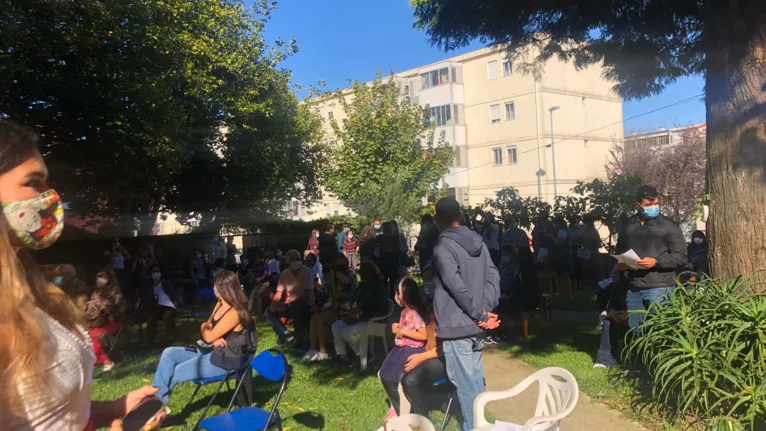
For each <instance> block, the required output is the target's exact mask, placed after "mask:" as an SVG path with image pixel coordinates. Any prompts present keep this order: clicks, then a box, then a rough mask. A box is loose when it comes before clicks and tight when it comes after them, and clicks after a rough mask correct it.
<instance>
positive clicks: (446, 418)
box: [433, 379, 455, 431]
mask: <svg viewBox="0 0 766 431" xmlns="http://www.w3.org/2000/svg"><path fill="white" fill-rule="evenodd" d="M433 387H434V388H441V387H445V389H447V390H449V401H448V402H447V411H445V412H444V420H443V421H442V426H441V427H440V428H439V431H444V430H446V429H447V422H449V412H450V409H451V408H452V400H453V399H454V398H455V388H454V387H453V386H452V383H450V381H449V379H441V380H437V381H435V382H434V384H433Z"/></svg>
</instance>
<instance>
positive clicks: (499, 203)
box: [483, 187, 551, 229]
mask: <svg viewBox="0 0 766 431" xmlns="http://www.w3.org/2000/svg"><path fill="white" fill-rule="evenodd" d="M483 208H484V209H487V210H490V211H492V212H493V213H495V214H496V215H499V216H500V217H501V219H505V218H506V217H509V216H513V217H516V219H517V222H518V224H519V226H521V227H523V228H526V229H531V228H532V224H533V223H534V221H535V218H536V217H537V215H538V214H540V213H541V212H544V211H545V212H548V213H550V211H551V205H550V204H549V203H547V202H545V201H543V200H542V199H540V198H538V197H537V196H534V197H521V195H519V191H518V189H516V188H515V187H505V188H503V189H501V190H499V191H498V192H497V193H496V196H495V199H489V198H488V199H486V200H485V201H484V205H483Z"/></svg>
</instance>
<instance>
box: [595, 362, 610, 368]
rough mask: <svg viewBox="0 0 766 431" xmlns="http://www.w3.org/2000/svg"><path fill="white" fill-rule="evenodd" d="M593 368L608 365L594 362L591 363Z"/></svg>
mask: <svg viewBox="0 0 766 431" xmlns="http://www.w3.org/2000/svg"><path fill="white" fill-rule="evenodd" d="M593 368H608V367H607V366H606V365H604V364H599V363H595V364H593Z"/></svg>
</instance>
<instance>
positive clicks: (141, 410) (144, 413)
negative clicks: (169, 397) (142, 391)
mask: <svg viewBox="0 0 766 431" xmlns="http://www.w3.org/2000/svg"><path fill="white" fill-rule="evenodd" d="M168 413H169V410H168V406H166V405H165V403H163V402H162V400H161V399H159V398H157V397H149V398H146V399H145V400H143V401H141V404H139V405H138V406H136V408H134V409H133V410H131V411H130V412H129V413H128V414H127V415H125V417H123V418H122V429H123V431H151V430H154V429H158V428H159V426H160V424H161V423H162V421H163V420H165V418H166V417H167V415H168Z"/></svg>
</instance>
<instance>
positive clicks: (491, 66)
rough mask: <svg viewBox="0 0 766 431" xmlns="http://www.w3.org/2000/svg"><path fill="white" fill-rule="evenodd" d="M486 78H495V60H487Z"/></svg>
mask: <svg viewBox="0 0 766 431" xmlns="http://www.w3.org/2000/svg"><path fill="white" fill-rule="evenodd" d="M487 79H489V80H492V79H497V61H490V62H487Z"/></svg>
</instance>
